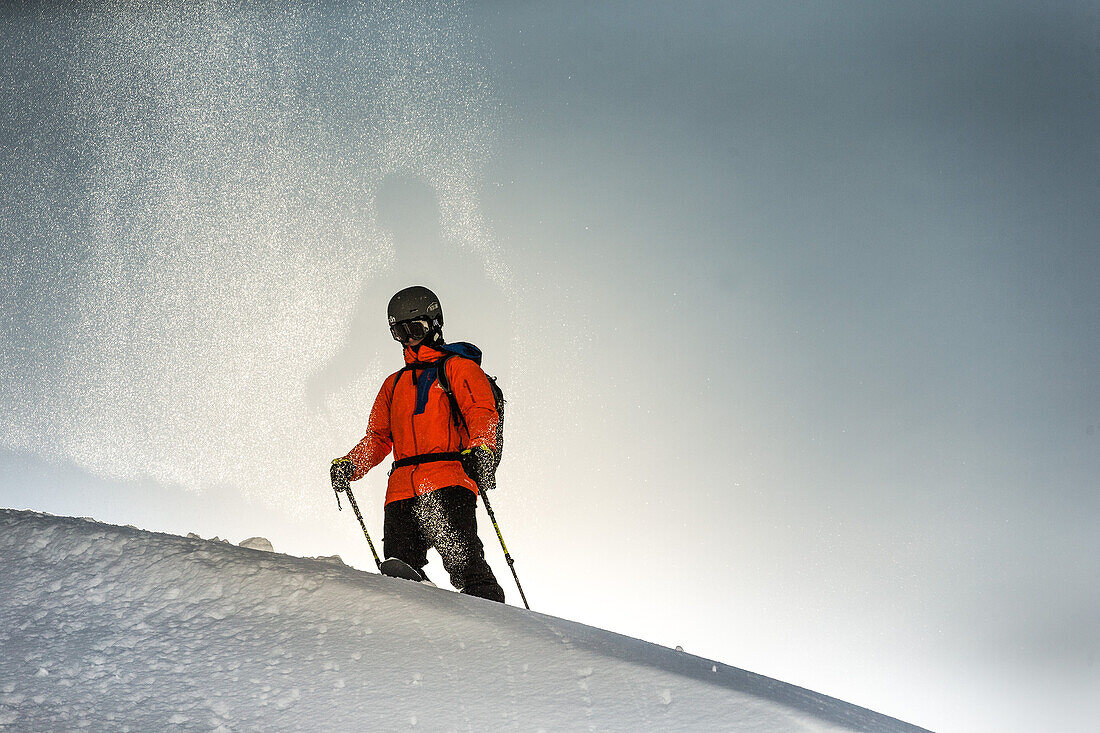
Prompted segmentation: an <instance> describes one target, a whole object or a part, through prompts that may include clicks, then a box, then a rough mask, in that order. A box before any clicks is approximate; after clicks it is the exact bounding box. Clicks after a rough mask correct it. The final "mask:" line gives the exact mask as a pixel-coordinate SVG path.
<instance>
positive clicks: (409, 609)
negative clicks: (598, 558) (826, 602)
mask: <svg viewBox="0 0 1100 733" xmlns="http://www.w3.org/2000/svg"><path fill="white" fill-rule="evenodd" d="M0 619H2V623H0V728H3V729H5V730H19V731H23V730H26V731H46V730H76V729H89V730H118V731H125V730H134V731H154V730H157V731H160V730H196V731H238V730H324V731H351V730H367V731H394V730H404V729H410V728H415V729H417V730H477V731H495V730H548V731H565V730H599V731H640V730H698V731H704V730H705V731H718V730H738V731H790V730H873V731H915V730H919V729H918V728H915V727H914V726H910V725H907V724H905V723H901V722H899V721H896V720H893V719H891V718H887V717H885V716H881V715H878V714H876V713H873V712H871V711H869V710H865V709H862V708H859V707H855V706H853V705H849V704H847V703H844V702H841V701H839V700H835V699H833V698H829V697H826V696H823V695H819V694H816V693H813V692H810V691H807V690H803V689H800V688H797V687H793V686H791V685H787V684H784V683H781V682H777V681H775V680H772V679H768V678H766V677H761V676H759V675H755V674H752V673H749V672H745V671H743V670H739V669H735V668H732V667H728V666H726V665H722V664H717V663H715V662H712V661H709V660H706V659H702V658H699V657H695V656H692V655H689V654H685V653H683V652H678V651H674V650H672V649H666V648H664V647H659V646H656V645H653V644H649V643H647V642H643V641H639V640H637V639H632V638H629V637H625V636H621V635H618V634H614V633H611V632H608V631H602V630H600V629H595V628H592V627H589V626H584V625H582V624H577V623H573V622H570V621H564V620H562V619H558V618H553V617H550V616H545V615H541V614H538V613H531V612H527V611H524V610H522V609H517V608H512V607H508V606H502V605H498V604H493V603H490V602H487V601H482V600H480V599H477V598H470V597H466V596H462V595H459V594H456V593H453V592H450V591H447V590H441V589H436V588H431V587H427V586H422V585H417V584H413V583H408V582H405V581H401V580H394V579H390V578H385V577H382V576H379V575H375V574H373V573H365V572H361V571H358V570H354V569H352V568H348V567H345V566H343V565H340V564H335V563H333V562H327V561H324V560H310V559H303V558H297V557H289V556H285V555H278V554H274V553H271V552H265V551H262V550H256V549H248V548H243V547H235V546H232V545H229V544H225V543H222V542H215V541H208V540H201V539H196V538H184V537H176V536H172V535H165V534H155V533H150V532H145V531H141V530H137V529H134V528H129V527H115V526H109V525H105V524H100V523H98V522H94V521H91V520H86V519H71V518H63V517H53V516H48V515H43V514H37V513H33V512H23V511H13V510H0Z"/></svg>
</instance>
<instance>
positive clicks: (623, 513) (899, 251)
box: [0, 2, 1100, 731]
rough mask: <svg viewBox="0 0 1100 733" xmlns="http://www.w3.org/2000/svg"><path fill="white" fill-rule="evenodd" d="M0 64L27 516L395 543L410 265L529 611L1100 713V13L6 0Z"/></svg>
mask: <svg viewBox="0 0 1100 733" xmlns="http://www.w3.org/2000/svg"><path fill="white" fill-rule="evenodd" d="M0 59H2V60H0V96H2V99H3V108H4V109H5V110H7V111H6V112H5V113H4V114H3V115H0V242H2V255H3V259H2V260H0V268H2V270H0V273H2V274H0V306H2V308H3V316H4V317H3V319H0V339H2V340H0V345H2V349H0V390H2V391H0V400H2V412H3V415H4V417H3V419H2V420H0V467H2V468H0V471H2V472H0V504H3V505H5V506H10V507H15V508H31V509H37V510H40V511H47V512H51V513H57V514H74V515H87V516H94V517H96V518H98V519H102V520H105V521H110V522H116V523H120V524H134V525H137V526H141V527H145V528H149V529H156V530H163V531H170V532H175V533H186V532H188V531H196V532H199V533H200V534H203V535H204V536H207V537H209V536H213V535H218V536H220V537H227V538H229V539H231V540H233V541H240V540H241V539H244V538H245V537H248V536H252V535H258V534H262V535H264V536H266V537H268V538H269V539H270V540H271V541H272V542H273V543H274V545H275V547H276V549H278V550H280V551H286V552H292V553H295V554H303V555H321V554H333V553H339V554H340V555H342V556H343V557H344V559H345V560H346V561H348V562H349V563H351V564H353V565H356V566H357V567H361V568H364V569H370V568H372V566H373V564H372V561H371V560H370V556H369V553H368V551H367V548H366V546H365V543H364V542H363V540H362V535H361V533H360V532H359V530H358V527H357V525H356V523H355V521H354V519H353V517H352V516H351V515H349V514H348V513H347V512H344V513H343V514H340V513H337V512H336V508H335V500H334V499H333V497H332V494H331V492H330V491H329V490H328V488H327V463H328V461H329V460H330V459H331V458H332V457H334V456H336V455H342V454H343V453H344V452H346V450H347V449H348V448H350V446H351V445H353V444H354V443H355V442H356V441H357V440H358V439H359V437H361V435H362V431H363V429H364V427H365V422H366V417H367V411H368V410H369V407H370V404H371V403H372V402H373V399H374V396H375V393H376V392H377V389H378V386H379V385H380V384H381V381H382V379H383V378H384V377H385V376H386V375H387V374H388V373H390V372H392V371H394V370H396V369H397V368H398V367H399V366H400V364H401V362H400V350H399V347H397V345H396V344H394V343H393V341H392V340H391V339H390V338H389V335H388V332H387V331H386V324H385V317H384V307H385V303H386V301H387V300H388V298H389V296H390V295H391V294H392V293H393V292H395V291H396V290H397V289H399V288H401V287H404V286H406V285H411V284H423V285H427V286H429V287H431V288H433V289H434V290H436V292H437V293H438V294H439V295H440V297H441V299H442V301H443V308H444V313H445V317H446V321H447V328H446V335H447V337H448V338H449V339H451V340H468V341H472V342H474V343H477V344H478V345H480V346H482V348H483V349H484V350H485V352H486V359H485V366H486V369H487V370H488V371H489V372H490V373H493V374H497V375H499V376H500V378H501V383H502V386H503V387H504V389H505V391H506V394H507V396H508V398H509V400H510V402H509V405H508V407H509V412H508V422H507V425H508V435H507V452H506V457H505V459H504V464H503V465H502V468H501V475H500V485H501V488H500V490H499V492H498V493H497V495H496V500H495V502H494V508H495V509H496V510H497V513H498V516H499V518H500V520H501V522H502V528H503V530H504V532H505V537H506V539H507V540H508V544H509V548H510V549H511V550H512V552H513V554H514V555H515V557H516V558H517V570H518V571H519V572H520V577H521V580H523V582H524V588H525V590H526V592H527V595H528V598H529V599H530V600H531V603H532V606H533V607H534V608H535V609H536V610H539V611H544V612H547V613H551V614H555V615H560V616H564V617H567V618H571V619H575V620H579V621H583V622H586V623H591V624H594V625H598V626H602V627H604V628H609V629H612V630H615V631H619V632H622V633H626V634H630V635H634V636H639V637H642V638H645V639H648V640H651V641H655V642H658V643H662V644H666V645H670V646H673V645H677V644H680V645H682V646H683V647H684V648H685V649H686V650H687V651H688V652H692V653H696V654H700V655H702V656H707V657H711V658H714V659H718V660H721V661H723V662H725V663H728V664H732V665H736V666H739V667H743V668H746V669H750V670H753V671H755V672H759V673H762V674H767V675H770V676H774V677H777V678H780V679H783V680H785V681H788V682H792V683H795V684H798V685H802V686H805V687H810V688H813V689H815V690H819V691H821V692H824V693H827V694H831V695H835V696H837V697H841V698H844V699H846V700H849V701H851V702H854V703H857V704H860V705H864V706H867V707H871V708H873V709H875V710H878V711H881V712H884V713H887V714H890V715H894V716H897V717H901V718H904V719H906V720H908V721H910V722H913V723H916V724H919V725H923V726H925V727H929V728H934V729H936V730H940V731H975V730H988V731H994V730H997V731H1005V730H1020V731H1024V730H1037V729H1059V730H1086V729H1089V728H1090V727H1091V725H1092V724H1094V722H1095V720H1096V718H1097V716H1098V715H1100V708H1098V707H1097V705H1098V703H1097V700H1100V695H1098V694H1097V691H1098V689H1100V666H1098V664H1100V663H1098V660H1097V654H1098V652H1100V624H1097V619H1098V618H1100V586H1098V584H1097V583H1096V578H1097V577H1100V559H1098V558H1100V531H1098V526H1100V524H1098V522H1100V493H1098V492H1097V490H1096V484H1097V476H1100V459H1098V449H1100V431H1098V426H1100V379H1098V375H1100V290H1098V288H1097V285H1096V283H1097V281H1098V277H1100V248H1098V246H1097V243H1098V235H1100V178H1098V171H1100V143H1098V136H1097V130H1100V9H1098V8H1097V6H1096V4H1095V3H1085V2H1082V3H1049V2H1043V3H1007V2H1000V3H966V4H965V6H964V7H958V4H957V3H947V2H945V3H927V2H924V3H889V4H882V3H830V4H813V3H811V4H806V3H774V2H761V3H744V2H721V3H692V4H690V5H688V6H684V7H673V6H672V5H670V4H668V3H661V2H653V3H637V2H631V3H587V2H577V3H551V4H546V3H526V4H518V3H480V4H471V3H408V4H400V5H398V6H397V7H390V8H384V7H383V8H380V7H359V6H356V5H354V4H352V3H344V4H340V5H339V6H332V7H330V6H327V5H326V6H325V7H320V6H318V7H311V8H305V7H297V8H294V9H291V10H267V9H264V10H249V11H241V10H240V9H236V8H235V5H234V4H228V3H221V2H213V3H209V4H207V5H206V6H205V7H202V8H190V7H189V8H187V9H179V8H171V9H167V10H163V9H162V10H159V11H148V12H139V11H129V10H127V11H120V10H117V9H109V10H101V11H99V12H96V13H87V12H63V11H60V10H55V9H47V8H45V7H43V8H41V9H32V10H26V9H24V10H12V9H11V8H10V7H9V8H6V9H5V10H3V11H0ZM383 485H384V471H382V470H379V471H377V472H375V474H372V475H370V476H368V477H367V478H366V479H364V480H363V481H361V482H359V484H358V485H357V486H356V491H357V495H358V496H359V503H360V505H361V506H362V507H363V508H364V509H365V510H366V513H367V517H368V521H369V522H370V526H371V529H372V531H373V532H375V533H376V535H377V536H376V538H375V539H376V541H377V540H379V539H380V538H381V508H382V506H381V505H382V495H383ZM482 516H484V515H482ZM483 524H487V522H484V520H483ZM482 529H483V530H486V529H487V528H486V527H484V526H483V527H482ZM482 534H483V535H484V536H485V538H486V541H487V546H488V548H489V555H490V559H491V561H492V562H493V563H494V566H495V567H496V568H497V572H498V574H499V575H501V576H502V578H501V579H502V584H503V585H504V586H505V588H506V591H507V592H508V593H509V599H510V601H511V602H513V603H517V604H518V602H519V599H518V594H516V593H515V591H514V588H511V587H510V586H509V582H510V581H509V580H508V578H509V573H508V571H507V567H506V566H505V565H504V563H503V560H502V558H501V557H500V551H499V546H498V545H497V544H496V543H495V538H494V537H492V535H491V532H486V531H483V533H482ZM433 569H434V571H435V579H436V580H437V581H442V580H443V578H444V576H443V574H442V573H441V568H439V565H438V562H437V561H436V562H434V563H433V565H432V566H430V568H429V573H430V574H431V573H432V570H433Z"/></svg>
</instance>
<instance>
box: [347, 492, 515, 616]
mask: <svg viewBox="0 0 1100 733" xmlns="http://www.w3.org/2000/svg"><path fill="white" fill-rule="evenodd" d="M480 493H481V501H482V502H483V503H484V504H485V511H487V512H488V513H489V520H490V521H491V522H492V523H493V529H495V530H496V531H497V539H498V540H500V547H501V549H502V550H504V559H505V560H507V561H508V568H509V569H510V570H511V571H512V577H513V578H515V579H516V587H517V588H519V597H520V598H522V599H523V606H524V608H526V609H527V610H528V611H530V610H531V606H530V605H528V603H527V596H526V595H524V593H523V586H522V585H520V584H519V576H518V575H516V561H515V560H513V559H512V555H511V553H510V552H508V545H506V544H504V535H502V534H501V533H500V525H499V524H497V516H496V514H494V513H493V507H492V506H491V505H490V504H489V493H488V492H487V491H485V490H482V491H481V492H480ZM348 496H349V497H350V496H351V494H348ZM352 506H354V504H353V505H352Z"/></svg>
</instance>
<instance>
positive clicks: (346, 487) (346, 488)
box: [332, 479, 382, 572]
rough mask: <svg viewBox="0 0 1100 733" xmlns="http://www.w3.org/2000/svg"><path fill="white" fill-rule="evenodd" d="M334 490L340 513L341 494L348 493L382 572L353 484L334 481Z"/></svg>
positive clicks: (356, 516)
mask: <svg viewBox="0 0 1100 733" xmlns="http://www.w3.org/2000/svg"><path fill="white" fill-rule="evenodd" d="M332 489H333V491H335V492H336V506H337V507H338V508H339V509H340V511H343V510H344V508H343V507H341V506H340V492H341V491H343V492H345V493H347V495H348V502H349V503H351V508H352V511H354V512H355V518H356V519H358V520H359V526H360V527H362V528H363V536H364V537H366V538H367V544H368V545H370V554H372V555H374V564H375V565H377V566H378V572H382V561H381V560H379V559H378V552H377V551H376V550H375V549H374V543H373V542H371V539H370V532H368V531H367V523H366V522H364V521H363V514H362V513H361V512H360V511H359V505H358V504H356V503H355V494H353V493H351V483H349V482H348V481H347V480H346V479H345V480H344V481H342V482H340V483H339V484H337V482H336V481H333V482H332Z"/></svg>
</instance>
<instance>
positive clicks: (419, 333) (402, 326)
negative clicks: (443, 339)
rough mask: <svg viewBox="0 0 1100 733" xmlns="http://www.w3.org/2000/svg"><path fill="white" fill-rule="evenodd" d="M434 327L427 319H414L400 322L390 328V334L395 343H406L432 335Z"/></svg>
mask: <svg viewBox="0 0 1100 733" xmlns="http://www.w3.org/2000/svg"><path fill="white" fill-rule="evenodd" d="M431 330H432V327H431V324H429V323H428V319H427V318H413V319H410V320H408V321H398V322H397V323H395V324H393V325H392V326H390V333H391V334H392V335H393V340H394V341H400V342H401V343H406V342H408V341H415V340H416V339H422V338H424V337H425V336H427V335H428V334H429V333H431Z"/></svg>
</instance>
